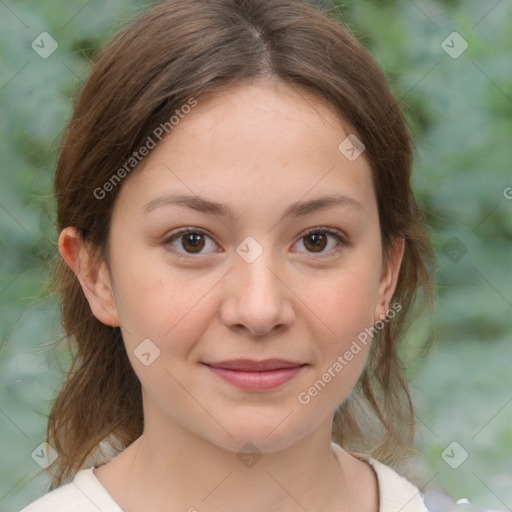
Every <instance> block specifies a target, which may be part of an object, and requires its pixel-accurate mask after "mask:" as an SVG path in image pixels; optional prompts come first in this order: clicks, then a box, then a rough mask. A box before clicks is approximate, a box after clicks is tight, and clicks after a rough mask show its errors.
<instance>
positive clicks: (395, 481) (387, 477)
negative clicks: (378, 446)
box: [367, 458, 428, 512]
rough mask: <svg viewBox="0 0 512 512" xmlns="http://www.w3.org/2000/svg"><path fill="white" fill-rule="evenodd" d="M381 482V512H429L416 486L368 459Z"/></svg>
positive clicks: (382, 465)
mask: <svg viewBox="0 0 512 512" xmlns="http://www.w3.org/2000/svg"><path fill="white" fill-rule="evenodd" d="M367 461H368V462H369V464H370V465H371V466H372V467H373V469H374V470H375V473H376V475H377V480H378V482H379V498H380V507H379V510H380V512H394V511H399V510H400V511H401V512H428V510H427V507H426V506H425V503H424V501H423V496H422V495H421V492H420V491H419V490H418V488H417V487H416V486H414V485H413V484H412V483H411V482H409V480H407V479H406V478H404V477H403V476H401V475H399V474H398V473H397V472H396V471H394V470H393V469H391V468H390V467H389V466H386V465H385V464H382V463H381V462H379V461H377V460H375V459H372V458H368V459H367Z"/></svg>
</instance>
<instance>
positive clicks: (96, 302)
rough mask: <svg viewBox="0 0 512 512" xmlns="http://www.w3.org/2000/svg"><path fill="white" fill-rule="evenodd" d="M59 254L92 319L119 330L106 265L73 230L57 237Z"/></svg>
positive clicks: (62, 232)
mask: <svg viewBox="0 0 512 512" xmlns="http://www.w3.org/2000/svg"><path fill="white" fill-rule="evenodd" d="M59 251H60V254H61V255H62V257H63V258H64V260H65V261H66V263H67V264H68V265H69V267H70V268H71V270H72V271H73V272H74V273H75V274H76V276H77V278H78V280H79V281H80V284H81V286H82V290H83V292H84V294H85V297H86V298H87V301H88V302H89V306H90V307H91V311H92V313H93V315H94V316H95V317H96V318H97V319H98V320H99V321H100V322H102V323H104V324H106V325H111V326H114V327H117V326H119V317H118V313H117V307H116V302H115V298H114V293H113V289H112V286H111V282H110V277H109V274H108V269H107V265H106V263H105V262H104V261H99V259H98V258H97V256H96V254H95V253H93V252H92V250H91V249H90V248H89V247H87V246H86V244H85V243H84V241H83V240H82V239H81V237H80V235H79V234H78V233H77V231H76V229H75V228H74V227H67V228H64V229H63V230H62V231H61V233H60V235H59Z"/></svg>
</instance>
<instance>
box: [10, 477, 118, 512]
mask: <svg viewBox="0 0 512 512" xmlns="http://www.w3.org/2000/svg"><path fill="white" fill-rule="evenodd" d="M98 510H102V511H103V512H122V510H121V509H120V508H119V507H118V506H117V504H116V503H115V502H114V501H113V499H112V498H111V496H110V495H109V494H108V493H107V491H106V490H105V489H104V488H103V486H102V485H101V484H100V483H99V481H98V480H97V478H96V477H95V476H94V473H93V468H92V467H91V468H89V469H82V470H81V471H79V472H78V473H77V474H76V475H75V478H74V479H73V481H72V482H70V483H68V484H65V485H62V486H61V487H58V488H57V489H54V490H53V491H50V492H49V493H47V494H45V495H43V496H41V497H40V498H38V499H37V500H35V501H33V502H32V503H30V504H29V505H27V506H26V507H25V508H23V509H22V510H21V511H20V512H71V511H73V512H98Z"/></svg>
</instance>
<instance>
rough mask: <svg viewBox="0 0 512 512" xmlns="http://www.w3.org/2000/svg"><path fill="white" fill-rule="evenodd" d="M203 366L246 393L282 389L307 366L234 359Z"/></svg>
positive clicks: (267, 360) (281, 360)
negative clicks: (282, 386)
mask: <svg viewBox="0 0 512 512" xmlns="http://www.w3.org/2000/svg"><path fill="white" fill-rule="evenodd" d="M202 364H203V365H204V366H206V367H207V368H208V369H209V370H210V371H211V372H212V373H214V374H215V375H216V376H218V377H220V378H221V379H223V380H224V381H226V382H228V383H230V384H231V385H233V386H235V387H237V388H240V389H244V390H246V391H268V390H271V389H275V388H277V387H280V386H281V385H283V384H285V383H286V382H288V381H290V380H291V379H293V378H294V377H295V376H296V375H297V374H298V373H299V372H300V371H301V370H302V369H303V368H304V367H305V366H307V364H305V363H300V362H295V361H286V360H283V359H265V360H263V361H254V360H250V359H233V360H229V361H220V362H214V363H202Z"/></svg>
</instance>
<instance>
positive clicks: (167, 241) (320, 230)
mask: <svg viewBox="0 0 512 512" xmlns="http://www.w3.org/2000/svg"><path fill="white" fill-rule="evenodd" d="M190 233H194V234H196V235H205V236H206V237H208V238H210V239H211V240H213V238H212V237H211V236H210V235H208V233H206V232H205V231H203V230H202V229H200V228H192V227H188V228H184V229H181V230H180V231H177V232H175V233H173V234H171V235H170V236H169V237H167V238H166V239H165V240H164V241H163V245H165V246H171V244H172V242H173V241H174V240H176V239H179V238H180V237H181V236H183V235H187V234H190ZM312 234H322V235H331V236H332V237H333V238H334V239H335V240H336V241H337V242H338V245H337V246H336V247H335V248H334V249H331V251H329V252H327V253H314V252H310V253H309V254H311V255H315V254H316V255H317V257H320V258H329V257H332V256H334V255H336V254H338V253H339V252H341V251H342V250H343V249H344V248H346V247H349V246H350V245H351V243H350V242H348V241H347V239H346V238H345V237H344V236H343V235H342V234H341V233H340V232H338V231H336V230H333V229H330V228H311V229H308V230H307V231H305V232H304V234H303V235H302V236H301V237H300V239H299V241H301V240H302V239H304V238H306V237H307V236H309V235H312ZM294 245H295V244H294ZM170 250H171V251H172V252H173V253H174V254H176V255H177V256H178V257H181V258H187V259H190V258H197V257H198V256H201V254H198V256H195V255H193V254H192V253H186V252H185V253H183V252H181V251H178V250H176V249H174V248H173V247H172V246H171V247H170Z"/></svg>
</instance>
